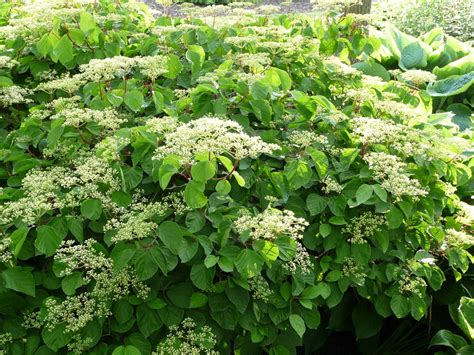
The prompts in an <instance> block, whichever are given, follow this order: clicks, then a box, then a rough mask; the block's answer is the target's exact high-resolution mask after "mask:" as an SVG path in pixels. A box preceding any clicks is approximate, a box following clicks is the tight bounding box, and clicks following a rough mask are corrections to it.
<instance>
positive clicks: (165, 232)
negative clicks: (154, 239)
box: [158, 221, 183, 255]
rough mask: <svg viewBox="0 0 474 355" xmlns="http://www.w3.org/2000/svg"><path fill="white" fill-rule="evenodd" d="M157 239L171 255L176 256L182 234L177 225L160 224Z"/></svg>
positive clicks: (170, 222) (167, 222) (168, 222)
mask: <svg viewBox="0 0 474 355" xmlns="http://www.w3.org/2000/svg"><path fill="white" fill-rule="evenodd" d="M158 237H159V238H160V240H161V241H162V242H163V244H164V245H166V247H167V248H168V249H169V250H170V251H171V252H172V253H173V254H175V255H178V253H179V251H180V248H181V243H182V242H183V233H182V232H181V228H180V227H179V225H177V224H176V223H175V222H172V221H165V222H163V223H161V224H160V229H159V231H158Z"/></svg>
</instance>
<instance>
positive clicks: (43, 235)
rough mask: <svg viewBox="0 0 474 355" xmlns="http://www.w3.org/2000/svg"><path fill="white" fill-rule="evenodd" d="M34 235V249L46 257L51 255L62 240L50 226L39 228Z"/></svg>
mask: <svg viewBox="0 0 474 355" xmlns="http://www.w3.org/2000/svg"><path fill="white" fill-rule="evenodd" d="M36 233H37V235H36V240H35V248H36V249H37V250H38V251H39V252H40V253H43V254H46V256H51V255H53V254H54V252H55V251H56V250H57V249H58V248H59V245H60V244H61V242H62V241H63V239H64V237H62V236H61V235H59V234H58V233H56V231H55V230H54V228H52V227H50V226H40V227H38V228H37V229H36Z"/></svg>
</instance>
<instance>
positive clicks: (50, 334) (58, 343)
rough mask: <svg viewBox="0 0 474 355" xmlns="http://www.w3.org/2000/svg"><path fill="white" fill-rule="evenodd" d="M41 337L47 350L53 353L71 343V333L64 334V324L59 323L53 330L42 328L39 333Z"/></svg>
mask: <svg viewBox="0 0 474 355" xmlns="http://www.w3.org/2000/svg"><path fill="white" fill-rule="evenodd" d="M41 337H42V338H43V341H44V343H45V344H46V345H47V346H48V348H50V349H51V350H53V351H54V352H58V350H59V349H61V348H62V347H64V346H66V345H67V344H68V343H69V342H70V341H71V339H72V337H73V333H72V332H66V323H59V324H58V325H57V326H55V327H54V328H53V329H48V328H47V327H44V328H43V330H42V332H41Z"/></svg>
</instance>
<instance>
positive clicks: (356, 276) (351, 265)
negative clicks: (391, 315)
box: [342, 258, 367, 286]
mask: <svg viewBox="0 0 474 355" xmlns="http://www.w3.org/2000/svg"><path fill="white" fill-rule="evenodd" d="M342 275H343V276H345V277H348V278H350V279H351V280H352V281H354V282H355V283H356V284H357V285H359V286H362V285H364V283H365V279H366V278H367V274H366V273H365V272H364V271H363V268H362V266H360V265H358V264H357V263H356V261H355V260H354V258H345V259H344V265H343V266H342Z"/></svg>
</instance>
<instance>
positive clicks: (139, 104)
mask: <svg viewBox="0 0 474 355" xmlns="http://www.w3.org/2000/svg"><path fill="white" fill-rule="evenodd" d="M123 102H125V105H127V107H128V108H129V109H130V110H132V111H134V112H139V111H141V109H142V108H143V107H144V106H145V99H144V98H143V94H142V92H141V91H138V90H131V91H127V93H126V94H125V95H124V97H123Z"/></svg>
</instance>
